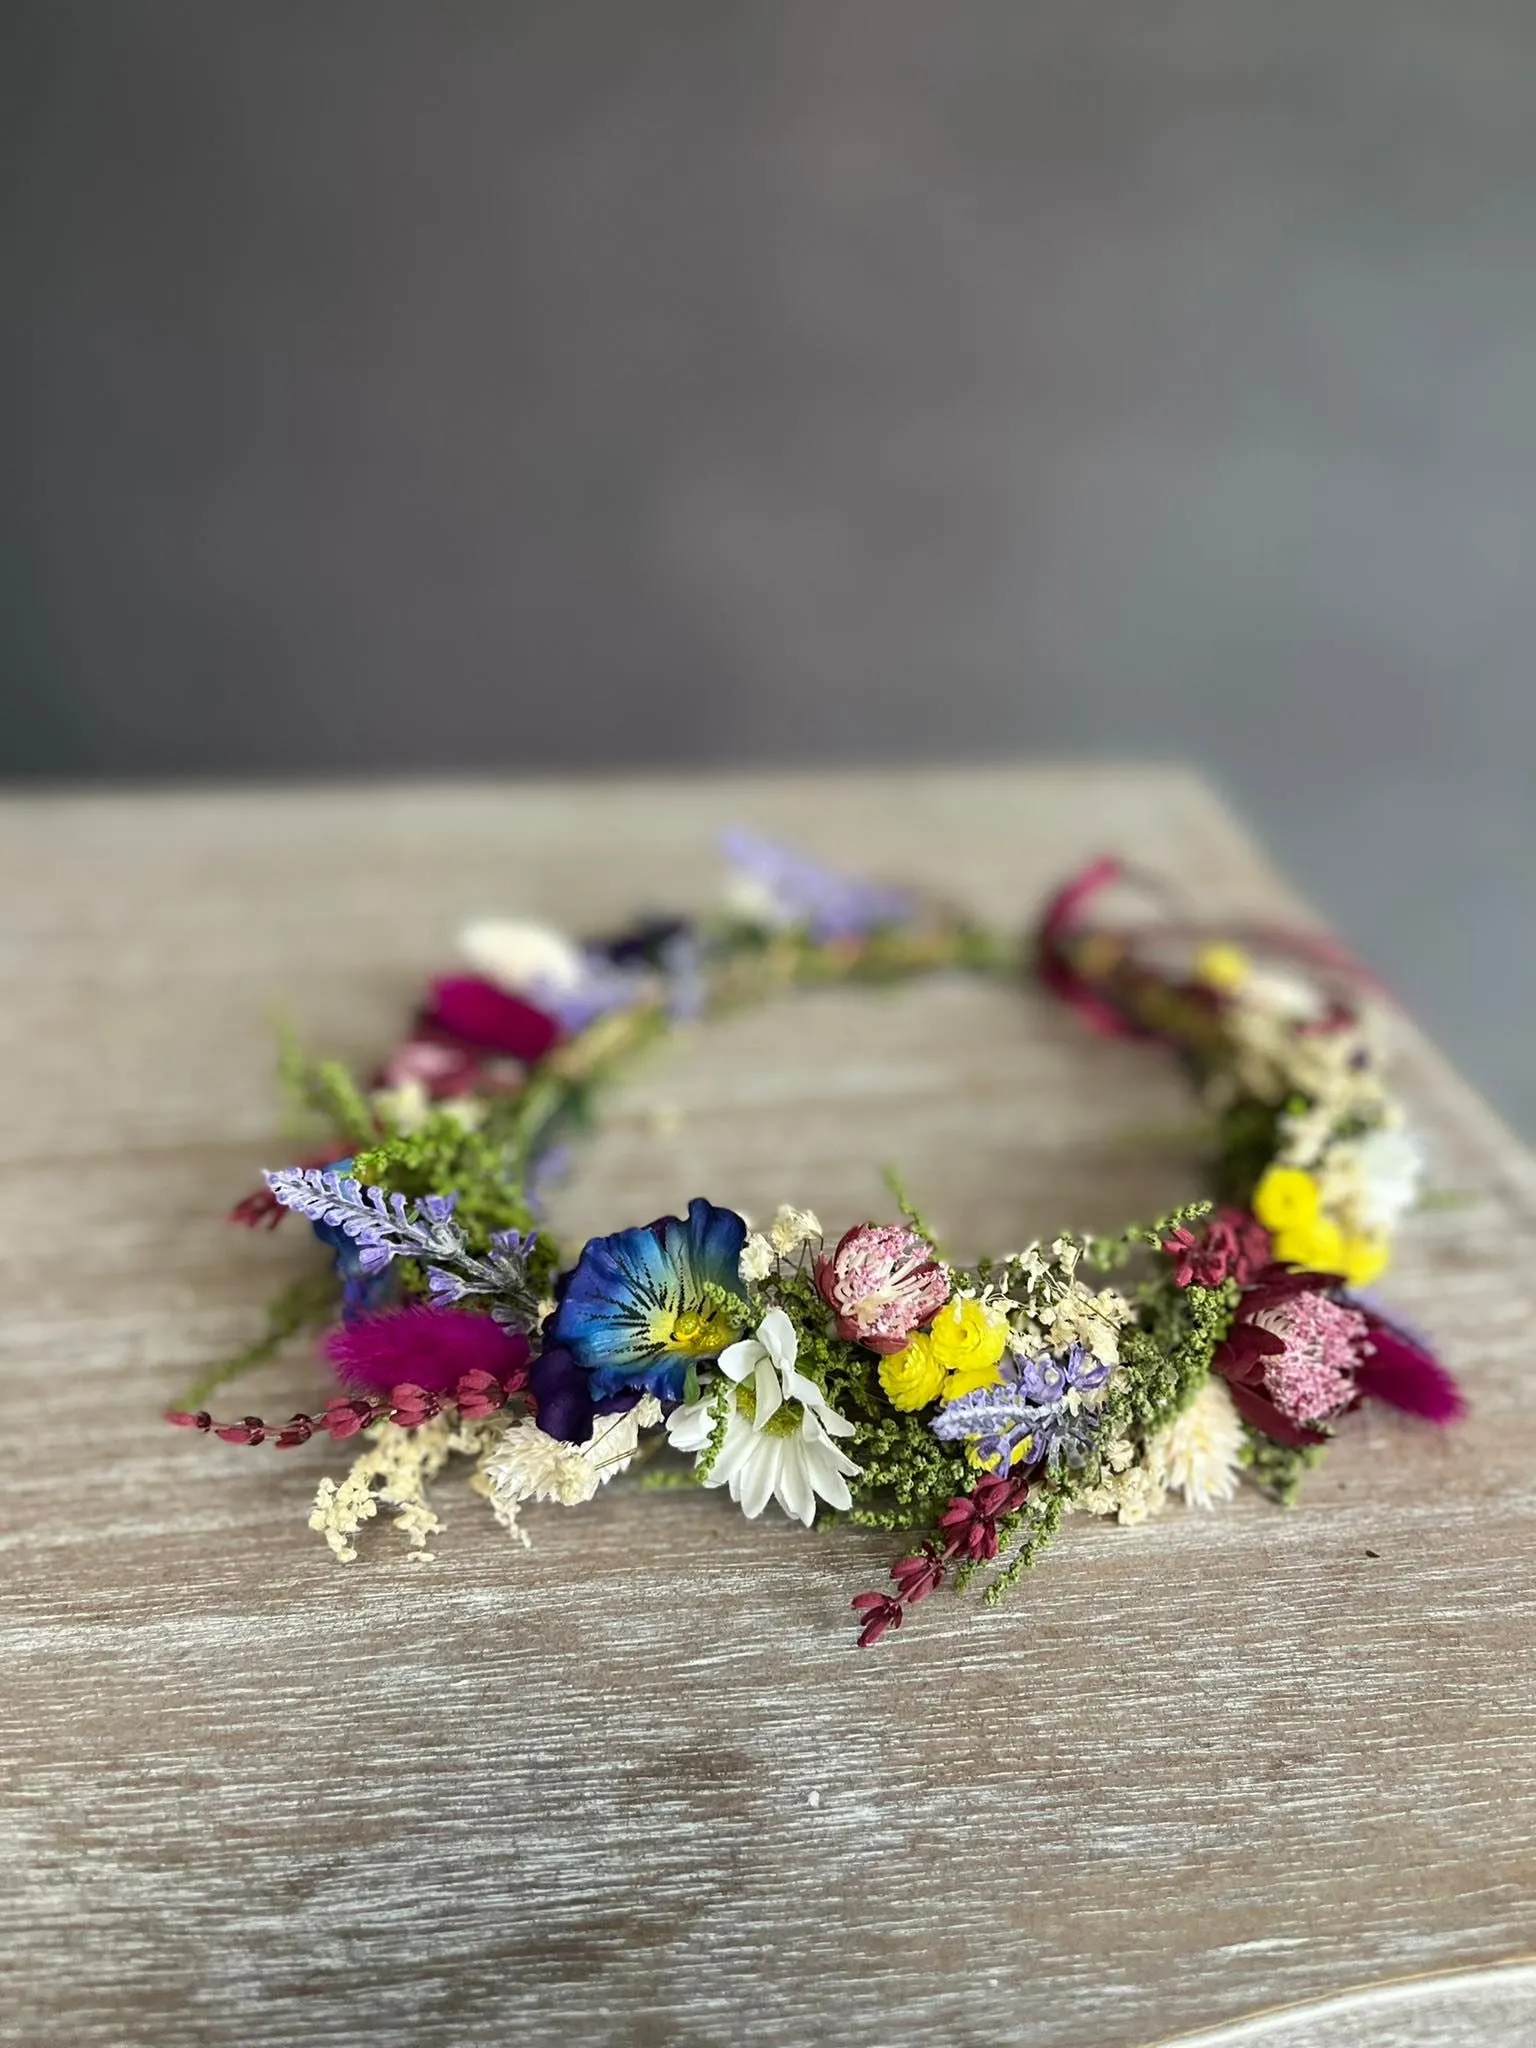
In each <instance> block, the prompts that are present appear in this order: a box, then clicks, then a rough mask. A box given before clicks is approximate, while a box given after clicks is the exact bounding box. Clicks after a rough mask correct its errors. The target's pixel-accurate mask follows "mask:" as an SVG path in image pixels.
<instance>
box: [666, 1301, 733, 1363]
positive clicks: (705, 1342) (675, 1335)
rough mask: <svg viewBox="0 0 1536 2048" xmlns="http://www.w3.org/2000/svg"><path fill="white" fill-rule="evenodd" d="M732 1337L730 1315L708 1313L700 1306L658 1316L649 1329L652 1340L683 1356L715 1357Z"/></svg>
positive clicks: (731, 1340) (730, 1341)
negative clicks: (674, 1313)
mask: <svg viewBox="0 0 1536 2048" xmlns="http://www.w3.org/2000/svg"><path fill="white" fill-rule="evenodd" d="M735 1337H736V1329H735V1326H734V1325H733V1324H732V1322H731V1319H730V1317H729V1316H724V1315H719V1314H714V1315H711V1314H710V1313H709V1312H708V1311H707V1310H705V1309H700V1308H685V1309H681V1310H680V1311H679V1312H678V1313H677V1314H676V1315H661V1316H658V1317H657V1318H656V1320H655V1323H654V1324H653V1325H652V1329H651V1341H652V1343H654V1344H659V1345H660V1346H661V1348H662V1350H663V1351H673V1352H676V1353H677V1354H678V1356H679V1357H683V1358H714V1357H717V1356H718V1355H719V1353H720V1352H722V1351H723V1350H724V1349H725V1347H726V1345H727V1344H730V1343H732V1342H734V1340H735Z"/></svg>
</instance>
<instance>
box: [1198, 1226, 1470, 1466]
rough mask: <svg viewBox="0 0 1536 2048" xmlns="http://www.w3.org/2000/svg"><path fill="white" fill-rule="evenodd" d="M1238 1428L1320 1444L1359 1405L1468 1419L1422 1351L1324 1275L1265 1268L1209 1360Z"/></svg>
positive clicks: (1447, 1378)
mask: <svg viewBox="0 0 1536 2048" xmlns="http://www.w3.org/2000/svg"><path fill="white" fill-rule="evenodd" d="M1211 1364H1212V1367H1213V1369H1214V1370H1215V1371H1216V1372H1219V1373H1220V1374H1221V1376H1222V1378H1223V1379H1224V1380H1225V1381H1226V1382H1227V1387H1228V1391H1229V1392H1230V1393H1231V1396H1232V1400H1233V1404H1234V1405H1235V1407H1236V1409H1237V1412H1238V1414H1239V1415H1241V1416H1242V1418H1243V1420H1244V1421H1245V1422H1247V1423H1249V1424H1251V1425H1252V1427H1253V1428H1254V1429H1257V1430H1262V1432H1263V1433H1264V1435H1265V1436H1267V1437H1270V1438H1271V1439H1272V1440H1273V1441H1274V1442H1275V1443H1280V1444H1292V1445H1298V1444H1317V1443H1322V1442H1323V1441H1324V1439H1325V1437H1326V1435H1327V1430H1326V1428H1325V1427H1324V1425H1325V1424H1327V1423H1329V1422H1331V1421H1332V1420H1333V1418H1334V1417H1335V1416H1336V1415H1340V1414H1342V1413H1343V1411H1344V1410H1345V1409H1346V1408H1351V1407H1353V1406H1354V1404H1355V1403H1356V1402H1357V1401H1359V1400H1361V1399H1362V1398H1368V1399H1370V1400H1374V1401H1384V1402H1386V1403H1387V1405H1388V1406H1389V1407H1392V1408H1400V1409H1402V1410H1403V1411H1404V1412H1405V1413H1406V1414H1409V1415H1419V1416H1422V1417H1423V1418H1424V1419H1425V1420H1426V1421H1428V1422H1436V1423H1441V1424H1445V1423H1450V1422H1455V1421H1456V1420H1457V1419H1458V1417H1460V1416H1461V1415H1463V1414H1464V1413H1465V1412H1466V1401H1465V1399H1464V1397H1463V1395H1462V1392H1461V1389H1460V1388H1459V1387H1458V1386H1457V1384H1456V1382H1455V1381H1454V1380H1453V1379H1452V1378H1451V1375H1450V1374H1449V1373H1448V1372H1447V1371H1446V1369H1445V1367H1444V1366H1443V1365H1441V1364H1440V1363H1439V1361H1438V1360H1437V1359H1436V1358H1434V1357H1433V1355H1432V1354H1431V1353H1430V1351H1429V1350H1428V1348H1427V1347H1426V1346H1425V1345H1424V1344H1423V1343H1421V1342H1420V1341H1419V1340H1418V1339H1417V1338H1415V1337H1413V1336H1412V1335H1411V1334H1410V1333H1409V1332H1408V1331H1406V1330H1403V1329H1401V1328H1399V1327H1398V1325H1397V1324H1395V1323H1392V1322H1389V1321H1388V1319H1387V1318H1386V1317H1385V1316H1384V1315H1382V1314H1381V1312H1380V1310H1379V1309H1377V1308H1375V1307H1374V1306H1373V1305H1372V1304H1371V1303H1370V1302H1368V1301H1365V1300H1357V1299H1355V1298H1354V1297H1352V1296H1350V1295H1349V1294H1346V1293H1345V1292H1344V1291H1343V1290H1342V1289H1340V1288H1339V1287H1338V1286H1337V1285H1336V1284H1335V1283H1334V1281H1333V1280H1332V1279H1331V1278H1330V1276H1329V1275H1328V1274H1326V1273H1305V1272H1297V1271H1295V1270H1293V1269H1292V1268H1291V1267H1288V1266H1268V1267H1266V1268H1265V1270H1264V1271H1263V1272H1262V1273H1261V1274H1260V1275H1259V1276H1258V1281H1257V1284H1256V1285H1255V1286H1253V1287H1252V1288H1250V1289H1248V1291H1247V1292H1245V1293H1244V1295H1243V1297H1242V1299H1241V1300H1240V1301H1239V1303H1238V1306H1237V1314H1236V1316H1235V1317H1234V1318H1233V1321H1232V1327H1231V1329H1230V1330H1229V1331H1228V1333H1227V1338H1226V1342H1225V1343H1224V1344H1222V1346H1221V1347H1220V1349H1219V1350H1218V1351H1217V1353H1216V1356H1215V1357H1214V1359H1212V1361H1211Z"/></svg>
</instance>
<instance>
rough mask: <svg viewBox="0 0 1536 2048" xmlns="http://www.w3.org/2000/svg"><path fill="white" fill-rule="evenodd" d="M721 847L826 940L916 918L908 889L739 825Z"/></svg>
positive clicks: (782, 909)
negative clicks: (842, 870) (840, 868)
mask: <svg viewBox="0 0 1536 2048" xmlns="http://www.w3.org/2000/svg"><path fill="white" fill-rule="evenodd" d="M720 845H721V849H722V851H723V852H724V854H725V857H726V859H727V860H728V861H729V862H730V863H731V865H732V866H733V867H734V868H736V869H738V870H739V871H740V872H741V873H742V874H744V875H746V876H748V877H749V878H750V879H751V880H752V881H754V882H756V883H757V884H758V885H759V887H760V888H762V889H763V890H764V891H765V892H766V894H767V895H768V897H769V898H770V900H771V901H772V903H773V905H774V907H775V909H776V910H777V911H778V913H779V915H780V917H781V918H782V920H783V922H784V923H785V924H790V925H795V924H799V925H804V926H805V927H806V928H807V929H808V930H809V932H810V934H811V936H812V937H813V938H815V939H818V940H821V941H823V942H829V941H832V940H836V939H862V938H867V937H868V935H869V934H870V933H871V932H872V931H877V930H879V929H880V928H881V927H882V926H889V925H897V924H904V923H906V922H907V920H908V919H909V918H910V917H911V916H912V910H913V904H912V898H911V897H910V896H909V895H908V894H907V893H906V891H905V890H903V889H892V888H888V887H886V886H885V885H883V884H881V883H879V882H868V881H865V880H863V879H862V878H861V877H860V876H857V875H840V874H838V873H836V872H835V870H833V869H831V868H824V867H822V866H821V865H820V864H819V863H818V862H816V861H813V860H807V859H806V858H805V857H804V856H803V855H802V854H798V853H792V852H791V851H790V849H789V848H788V847H787V846H778V845H776V844H775V843H774V842H773V841H772V840H771V839H760V838H759V837H758V836H757V834H756V833H755V832H748V831H745V830H743V829H742V828H741V827H739V826H737V827H734V828H733V829H732V830H730V831H728V832H725V833H722V835H721V839H720Z"/></svg>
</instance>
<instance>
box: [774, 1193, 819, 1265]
mask: <svg viewBox="0 0 1536 2048" xmlns="http://www.w3.org/2000/svg"><path fill="white" fill-rule="evenodd" d="M768 1236H769V1238H770V1240H771V1241H772V1244H773V1248H774V1250H775V1251H776V1252H777V1253H778V1255H779V1257H780V1258H781V1259H787V1258H788V1257H789V1256H790V1255H791V1254H792V1253H793V1252H797V1251H799V1249H800V1247H801V1245H803V1244H819V1243H820V1242H821V1219H820V1218H819V1217H818V1216H817V1214H816V1212H815V1210H814V1209H796V1208H793V1207H791V1205H790V1204H789V1203H788V1202H781V1203H780V1204H779V1207H778V1212H777V1214H776V1215H775V1216H774V1219H773V1227H772V1228H771V1229H770V1231H769V1232H768Z"/></svg>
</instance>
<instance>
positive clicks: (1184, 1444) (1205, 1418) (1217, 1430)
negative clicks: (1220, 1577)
mask: <svg viewBox="0 0 1536 2048" xmlns="http://www.w3.org/2000/svg"><path fill="white" fill-rule="evenodd" d="M1242 1448H1243V1425H1242V1422H1241V1420H1240V1419H1239V1417H1238V1413H1237V1410H1236V1408H1234V1407H1233V1405H1232V1396H1231V1395H1230V1394H1229V1393H1228V1392H1227V1390H1226V1387H1225V1386H1224V1385H1223V1384H1222V1382H1221V1381H1220V1380H1219V1379H1208V1380H1207V1381H1206V1383H1205V1385H1204V1386H1203V1387H1202V1388H1201V1389H1200V1391H1199V1393H1198V1394H1196V1396H1195V1398H1194V1399H1193V1400H1192V1401H1191V1402H1190V1404H1189V1406H1188V1407H1187V1408H1185V1409H1184V1410H1183V1411H1182V1412H1181V1413H1180V1414H1178V1415H1175V1417H1174V1418H1173V1420H1172V1422H1169V1423H1166V1424H1165V1425H1164V1427H1163V1428H1162V1429H1160V1430H1159V1431H1158V1433H1157V1435H1156V1436H1154V1437H1153V1438H1152V1439H1151V1441H1150V1442H1149V1443H1148V1445H1147V1460H1146V1464H1147V1471H1148V1473H1149V1475H1150V1476H1151V1478H1152V1480H1153V1481H1154V1483H1155V1484H1157V1485H1158V1486H1160V1487H1166V1488H1167V1489H1168V1490H1169V1491H1171V1492H1174V1493H1181V1494H1183V1496H1184V1498H1185V1500H1186V1501H1187V1502H1188V1504H1189V1506H1190V1507H1192V1508H1213V1507H1215V1505H1216V1503H1217V1502H1218V1501H1222V1500H1230V1499H1231V1498H1232V1496H1233V1494H1234V1493H1236V1491H1237V1475H1238V1469H1239V1457H1240V1454H1241V1452H1242ZM1122 1519H1123V1517H1122Z"/></svg>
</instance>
